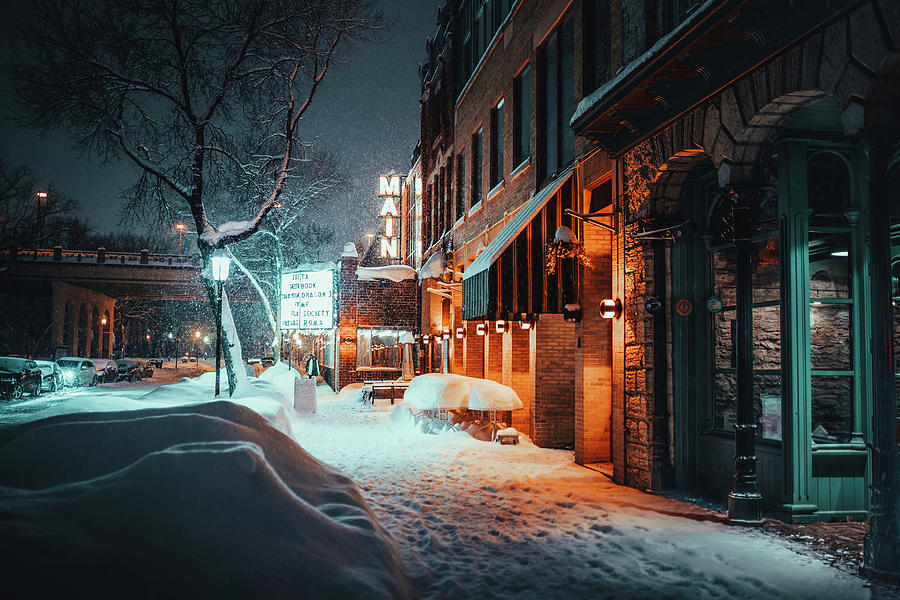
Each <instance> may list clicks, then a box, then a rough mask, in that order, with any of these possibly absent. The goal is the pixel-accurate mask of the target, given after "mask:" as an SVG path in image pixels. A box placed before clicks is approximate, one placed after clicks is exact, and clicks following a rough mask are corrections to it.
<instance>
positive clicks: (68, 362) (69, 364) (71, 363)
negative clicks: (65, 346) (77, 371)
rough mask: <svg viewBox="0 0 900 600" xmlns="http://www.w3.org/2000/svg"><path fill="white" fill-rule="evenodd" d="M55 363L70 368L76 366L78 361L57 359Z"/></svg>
mask: <svg viewBox="0 0 900 600" xmlns="http://www.w3.org/2000/svg"><path fill="white" fill-rule="evenodd" d="M56 364H58V365H59V366H60V367H62V368H63V369H72V368H76V367H78V365H79V362H78V361H77V360H59V361H57V362H56Z"/></svg>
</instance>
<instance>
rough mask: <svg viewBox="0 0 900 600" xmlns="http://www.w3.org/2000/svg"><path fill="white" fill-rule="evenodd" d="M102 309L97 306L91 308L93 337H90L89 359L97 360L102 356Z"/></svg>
mask: <svg viewBox="0 0 900 600" xmlns="http://www.w3.org/2000/svg"><path fill="white" fill-rule="evenodd" d="M100 328H101V324H100V309H99V308H97V306H96V305H94V306H92V307H91V327H90V330H91V335H90V344H89V348H90V350H89V351H90V356H89V358H95V357H98V356H101V345H102V340H101V339H100V336H101V334H100Z"/></svg>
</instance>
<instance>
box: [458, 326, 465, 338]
mask: <svg viewBox="0 0 900 600" xmlns="http://www.w3.org/2000/svg"><path fill="white" fill-rule="evenodd" d="M464 337H466V328H465V327H457V328H456V339H458V340H461V339H463V338H464Z"/></svg>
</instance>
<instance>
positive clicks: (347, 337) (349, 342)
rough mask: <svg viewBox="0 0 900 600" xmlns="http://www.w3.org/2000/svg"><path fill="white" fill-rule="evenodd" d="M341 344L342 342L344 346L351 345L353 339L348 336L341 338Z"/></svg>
mask: <svg viewBox="0 0 900 600" xmlns="http://www.w3.org/2000/svg"><path fill="white" fill-rule="evenodd" d="M341 342H343V343H344V344H352V343H353V338H352V337H350V336H349V335H348V336H345V337H342V338H341Z"/></svg>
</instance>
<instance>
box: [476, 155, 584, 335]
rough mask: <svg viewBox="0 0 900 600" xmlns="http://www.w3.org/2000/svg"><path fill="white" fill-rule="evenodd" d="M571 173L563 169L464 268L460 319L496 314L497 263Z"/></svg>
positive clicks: (497, 292)
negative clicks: (495, 272) (467, 266)
mask: <svg viewBox="0 0 900 600" xmlns="http://www.w3.org/2000/svg"><path fill="white" fill-rule="evenodd" d="M572 170H573V167H571V166H570V167H568V168H566V169H565V170H563V171H562V172H561V173H560V174H559V175H557V177H555V178H554V179H553V181H551V182H550V183H549V184H547V185H546V186H544V187H543V188H542V189H540V190H538V191H537V192H536V193H535V194H534V195H533V196H532V198H531V200H529V201H528V202H527V203H526V204H525V205H524V206H522V208H520V209H519V211H518V212H517V213H516V214H515V215H514V216H513V218H512V219H510V221H509V223H507V224H506V226H505V227H503V229H501V230H500V233H498V234H497V235H496V236H495V237H494V239H492V240H491V242H490V243H489V244H488V245H487V247H486V248H485V249H484V250H482V252H481V253H480V254H479V255H478V256H477V257H476V258H475V260H474V261H472V264H471V265H469V268H467V269H466V271H465V273H464V274H463V304H462V318H463V319H481V318H485V317H486V316H487V317H489V316H490V315H492V314H494V313H496V312H497V306H498V296H499V293H500V290H499V285H498V284H497V281H496V280H497V278H496V277H492V276H491V273H492V271H495V270H496V262H497V260H498V259H499V258H500V256H501V255H502V254H503V252H504V251H505V250H506V249H507V248H509V247H510V245H511V244H512V243H513V242H514V241H515V239H516V237H517V236H518V235H519V234H520V233H522V231H523V230H524V229H525V228H526V227H527V226H528V224H529V223H530V222H531V220H532V219H534V217H535V216H537V215H538V214H539V213H540V212H541V209H542V208H544V206H545V205H546V204H547V201H548V200H549V199H550V198H552V197H553V195H554V194H556V192H557V191H559V189H560V188H561V187H562V186H563V184H565V182H566V181H567V180H568V179H569V177H570V176H571V175H572ZM551 235H552V233H551ZM541 268H543V265H541Z"/></svg>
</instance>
